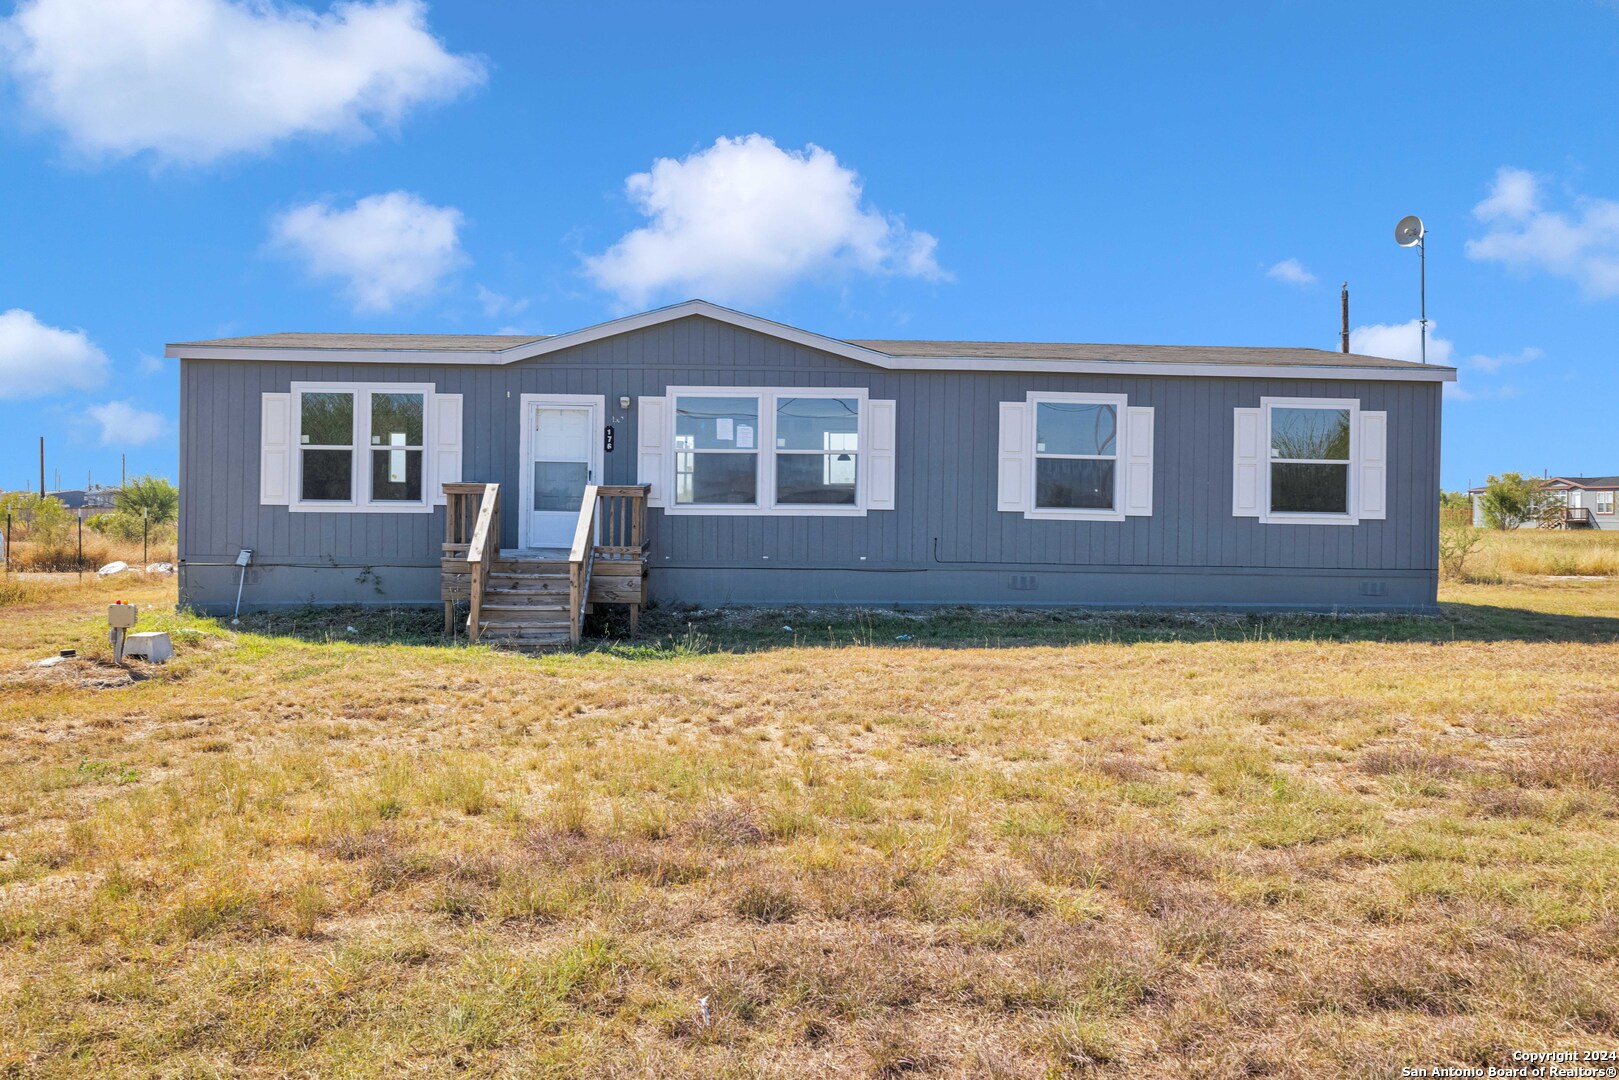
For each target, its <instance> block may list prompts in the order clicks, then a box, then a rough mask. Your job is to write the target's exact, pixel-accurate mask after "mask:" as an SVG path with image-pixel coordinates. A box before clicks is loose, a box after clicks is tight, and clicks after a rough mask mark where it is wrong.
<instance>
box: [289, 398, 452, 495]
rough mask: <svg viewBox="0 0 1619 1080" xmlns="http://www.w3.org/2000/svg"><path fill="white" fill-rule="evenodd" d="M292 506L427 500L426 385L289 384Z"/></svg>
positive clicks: (427, 406) (427, 399)
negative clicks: (293, 424)
mask: <svg viewBox="0 0 1619 1080" xmlns="http://www.w3.org/2000/svg"><path fill="white" fill-rule="evenodd" d="M293 391H294V394H295V396H296V398H297V406H296V412H295V417H296V419H297V424H298V430H297V450H298V461H297V468H296V470H295V475H296V480H297V485H298V487H297V493H296V494H297V498H296V501H295V503H294V505H295V506H302V507H304V508H306V509H311V510H315V509H323V508H331V509H339V508H346V509H373V510H386V509H403V510H408V509H425V508H430V500H429V499H428V498H427V491H426V480H425V477H424V471H423V470H424V466H425V456H426V447H427V416H428V411H429V402H430V400H431V399H432V395H433V388H432V387H431V386H396V385H388V386H365V385H352V386H335V385H332V384H321V383H313V384H304V385H302V386H298V385H295V386H294V387H293Z"/></svg>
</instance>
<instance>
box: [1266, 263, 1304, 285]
mask: <svg viewBox="0 0 1619 1080" xmlns="http://www.w3.org/2000/svg"><path fill="white" fill-rule="evenodd" d="M1265 276H1266V277H1268V278H1271V279H1273V280H1275V281H1285V282H1287V283H1288V284H1289V285H1314V284H1315V282H1316V277H1315V275H1314V274H1312V273H1310V271H1308V270H1306V269H1305V268H1304V264H1303V263H1301V262H1299V261H1298V260H1297V259H1283V260H1282V261H1281V262H1279V263H1277V264H1276V265H1275V266H1273V267H1271V268H1270V269H1269V270H1266V271H1265Z"/></svg>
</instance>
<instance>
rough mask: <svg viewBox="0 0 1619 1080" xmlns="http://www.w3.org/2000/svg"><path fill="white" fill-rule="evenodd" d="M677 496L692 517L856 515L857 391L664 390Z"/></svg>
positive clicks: (677, 507)
mask: <svg viewBox="0 0 1619 1080" xmlns="http://www.w3.org/2000/svg"><path fill="white" fill-rule="evenodd" d="M668 395H669V403H670V404H669V409H670V413H671V419H672V423H671V424H670V426H669V429H668V430H669V431H670V433H671V435H670V438H671V439H672V445H670V447H669V449H670V450H672V451H673V453H672V455H671V457H672V458H673V468H672V471H673V481H674V483H673V488H672V491H673V499H672V500H671V503H670V507H669V509H671V510H673V511H675V512H677V513H678V512H680V511H682V510H685V511H688V512H691V513H721V514H724V513H756V514H772V513H780V514H794V513H800V514H815V513H828V514H838V513H861V512H863V511H864V506H865V503H864V500H863V495H862V483H861V471H860V453H861V450H862V425H863V424H864V423H865V414H866V398H865V394H864V392H863V391H859V390H824V389H821V388H814V389H809V388H802V389H794V388H787V387H783V388H779V389H778V388H746V389H743V388H731V387H726V388H724V389H720V388H680V387H671V388H670V389H669V391H668Z"/></svg>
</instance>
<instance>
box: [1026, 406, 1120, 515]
mask: <svg viewBox="0 0 1619 1080" xmlns="http://www.w3.org/2000/svg"><path fill="white" fill-rule="evenodd" d="M1129 398H1130V396H1129V395H1128V394H1085V393H1059V392H1056V391H1044V390H1031V391H1029V393H1028V395H1027V396H1026V398H1025V401H1026V402H1027V404H1028V407H1029V414H1028V415H1029V420H1028V424H1027V427H1028V441H1027V443H1026V446H1025V449H1026V450H1027V453H1028V456H1029V463H1028V466H1027V468H1028V475H1027V477H1026V482H1027V484H1028V489H1027V490H1028V492H1029V496H1028V506H1027V508H1026V509H1025V510H1024V511H1023V516H1024V517H1026V518H1032V519H1035V520H1039V521H1123V520H1124V519H1125V516H1126V515H1125V506H1124V503H1125V499H1124V496H1125V490H1124V479H1125V471H1126V470H1125V449H1126V447H1128V446H1129V432H1128V430H1127V428H1128V427H1129V423H1130V400H1129ZM1042 404H1051V405H1111V406H1113V420H1114V425H1115V427H1114V433H1113V455H1112V457H1111V458H1110V457H1108V456H1106V455H1102V454H1041V453H1040V451H1039V450H1038V449H1037V448H1038V447H1039V445H1040V406H1041V405H1042ZM1042 457H1044V458H1046V459H1047V460H1056V461H1072V460H1083V461H1112V462H1113V508H1112V509H1111V510H1103V509H1099V508H1089V507H1078V506H1075V507H1060V506H1048V507H1042V506H1040V505H1039V504H1038V501H1037V500H1038V499H1039V497H1040V483H1039V479H1040V459H1041V458H1042Z"/></svg>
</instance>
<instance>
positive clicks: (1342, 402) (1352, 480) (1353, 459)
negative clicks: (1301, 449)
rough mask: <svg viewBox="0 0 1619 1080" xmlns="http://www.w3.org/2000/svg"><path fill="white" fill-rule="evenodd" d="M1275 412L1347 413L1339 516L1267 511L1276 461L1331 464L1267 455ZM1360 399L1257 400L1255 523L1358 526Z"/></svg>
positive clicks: (1282, 398) (1314, 460) (1302, 398)
mask: <svg viewBox="0 0 1619 1080" xmlns="http://www.w3.org/2000/svg"><path fill="white" fill-rule="evenodd" d="M1277 409H1319V410H1347V411H1348V413H1349V459H1348V460H1347V461H1344V462H1342V464H1343V465H1344V467H1345V468H1346V469H1348V470H1349V476H1348V479H1347V482H1346V484H1345V488H1344V501H1345V507H1344V512H1343V513H1341V514H1340V513H1322V512H1319V511H1293V510H1272V509H1271V466H1272V465H1273V464H1274V463H1276V462H1277V461H1282V462H1288V461H1296V462H1302V463H1305V464H1310V463H1318V464H1323V465H1325V464H1332V465H1336V464H1339V462H1336V461H1331V462H1329V461H1327V460H1326V459H1324V458H1311V459H1304V458H1276V457H1273V456H1272V454H1271V414H1272V413H1273V412H1274V411H1275V410H1277ZM1360 411H1361V410H1360V399H1359V398H1325V397H1320V398H1312V397H1262V398H1260V399H1259V435H1260V445H1261V446H1262V447H1263V448H1264V451H1263V452H1264V456H1263V458H1262V459H1261V464H1262V466H1263V467H1262V468H1261V469H1260V470H1259V474H1260V475H1259V485H1260V503H1259V506H1260V512H1259V520H1260V521H1261V522H1263V523H1265V524H1268V525H1359V524H1360V470H1361V450H1362V446H1361V438H1360Z"/></svg>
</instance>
